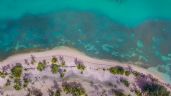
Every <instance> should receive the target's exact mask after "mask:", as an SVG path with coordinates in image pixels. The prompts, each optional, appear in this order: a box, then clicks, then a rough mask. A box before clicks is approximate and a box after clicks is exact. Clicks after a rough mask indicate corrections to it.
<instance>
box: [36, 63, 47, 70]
mask: <svg viewBox="0 0 171 96" xmlns="http://www.w3.org/2000/svg"><path fill="white" fill-rule="evenodd" d="M45 68H46V64H45V63H42V62H39V63H38V65H37V70H39V71H43V70H44V69H45Z"/></svg>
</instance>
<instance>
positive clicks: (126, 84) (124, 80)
mask: <svg viewBox="0 0 171 96" xmlns="http://www.w3.org/2000/svg"><path fill="white" fill-rule="evenodd" d="M121 82H122V83H123V84H124V85H125V86H126V87H129V81H128V80H126V79H121Z"/></svg>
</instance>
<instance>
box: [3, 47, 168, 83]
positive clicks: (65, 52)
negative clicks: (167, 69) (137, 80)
mask: <svg viewBox="0 0 171 96" xmlns="http://www.w3.org/2000/svg"><path fill="white" fill-rule="evenodd" d="M31 55H33V56H35V57H36V58H37V59H42V58H46V57H52V56H64V57H70V58H78V59H81V60H83V61H84V62H87V63H91V64H94V65H99V64H100V65H104V66H116V65H120V66H131V67H133V69H134V70H136V71H140V72H142V73H145V74H151V75H152V76H154V77H155V78H157V79H159V80H160V81H162V82H165V79H164V78H163V77H162V76H161V75H160V72H153V71H149V70H147V69H145V68H141V67H139V66H136V65H133V64H130V63H129V64H128V63H121V62H118V61H114V60H107V59H98V58H94V57H89V56H86V54H84V53H82V52H79V51H77V50H76V49H74V48H69V47H63V46H62V47H58V48H55V49H52V50H48V51H44V52H30V53H23V54H16V55H13V56H10V57H8V58H7V59H6V60H4V61H2V62H0V63H1V66H2V65H5V64H10V63H14V62H16V63H17V62H21V61H23V60H24V59H27V58H30V56H31Z"/></svg>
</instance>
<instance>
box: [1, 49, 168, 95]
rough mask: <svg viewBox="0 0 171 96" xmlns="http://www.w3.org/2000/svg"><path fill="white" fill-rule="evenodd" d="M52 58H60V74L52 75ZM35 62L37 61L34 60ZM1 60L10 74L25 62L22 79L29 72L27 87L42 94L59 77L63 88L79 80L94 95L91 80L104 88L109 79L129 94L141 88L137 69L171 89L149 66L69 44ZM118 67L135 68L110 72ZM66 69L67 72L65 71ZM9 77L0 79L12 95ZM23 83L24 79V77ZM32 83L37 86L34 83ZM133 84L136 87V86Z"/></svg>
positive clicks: (45, 92) (59, 82)
mask: <svg viewBox="0 0 171 96" xmlns="http://www.w3.org/2000/svg"><path fill="white" fill-rule="evenodd" d="M60 57H62V58H63V60H64V62H65V65H64V66H63V67H62V65H61V64H62V63H61V59H59V58H60ZM33 58H34V60H33ZM52 58H57V62H58V63H56V64H57V65H58V64H59V66H60V65H61V67H60V68H61V69H60V70H63V71H58V73H59V74H58V73H57V74H53V73H52V71H51V68H52V64H53V63H52V62H53V61H52ZM44 60H45V62H46V67H45V69H44V71H40V70H38V69H37V68H38V67H37V66H38V64H39V63H40V62H43V61H44ZM75 60H77V61H78V62H82V64H83V65H84V66H85V68H86V69H85V70H84V73H81V71H79V70H78V66H77V65H76V61H75ZM26 61H27V62H26ZM32 61H34V62H33V63H32ZM0 63H1V65H0V69H1V70H4V69H3V68H4V67H6V66H9V67H10V68H9V69H7V70H6V72H7V74H9V73H10V71H11V68H14V66H16V65H22V67H23V68H24V70H23V73H24V74H23V75H22V78H24V75H25V74H30V76H31V77H30V79H31V82H30V84H29V85H28V86H27V88H33V87H35V86H36V87H38V88H40V89H41V90H42V92H43V94H47V92H48V90H49V88H51V87H52V86H53V84H52V83H53V80H57V81H58V84H59V85H60V87H62V85H61V84H62V82H65V81H69V82H72V81H73V82H75V81H76V82H80V84H81V83H82V84H83V85H84V88H85V89H86V90H87V92H88V93H89V94H91V90H90V89H89V88H91V86H89V84H90V85H91V83H90V82H92V81H93V82H94V83H95V84H102V85H103V86H104V87H106V85H105V84H109V83H107V82H110V83H113V84H116V86H117V85H119V86H120V88H121V89H123V90H125V91H124V92H126V94H127V93H129V92H131V89H132V88H133V89H134V88H135V90H139V89H137V87H138V85H137V83H136V82H137V81H136V80H138V78H139V77H136V75H135V74H134V72H137V73H138V74H139V76H140V78H149V79H150V80H152V82H156V84H159V85H162V86H164V87H165V88H166V89H167V90H169V92H171V85H170V84H168V83H166V81H165V80H164V78H162V76H160V75H159V74H158V73H153V72H151V71H149V70H148V69H144V68H141V67H139V66H136V65H131V64H130V63H121V62H117V61H114V60H106V59H98V58H93V57H89V56H87V55H86V54H84V53H82V52H79V51H77V50H76V49H74V48H69V47H58V48H55V49H52V50H47V51H43V52H30V53H23V54H16V55H13V56H10V57H9V58H7V59H6V60H4V61H3V62H0ZM117 66H118V67H122V68H124V70H132V71H129V72H131V75H130V76H126V75H123V74H122V75H119V74H114V73H113V74H111V71H110V70H111V69H110V68H114V67H117ZM64 69H65V70H66V71H64ZM3 72H4V71H3ZM60 72H62V73H63V72H64V73H65V74H66V75H65V77H64V78H63V77H61V73H60ZM124 74H126V73H124ZM75 76H76V77H75ZM141 76H142V77H141ZM143 76H145V77H143ZM9 78H10V75H9V76H7V78H0V82H1V84H0V88H3V90H4V92H5V94H8V93H9V94H13V93H11V92H12V91H10V90H8V89H6V87H5V86H4V84H6V83H5V82H6V81H7V79H9ZM43 78H44V79H43ZM45 78H46V79H45ZM121 78H127V79H125V80H128V82H129V84H130V87H125V86H123V85H122V84H121V85H120V84H118V83H117V82H121V81H118V80H121ZM12 80H13V79H12ZM37 80H38V81H37ZM61 80H62V81H61ZM142 80H143V79H142ZM147 80H148V79H147ZM14 81H15V79H14V80H13V82H14ZM22 82H24V81H23V80H22ZM43 82H44V83H43ZM45 82H46V83H45ZM55 82H56V81H55ZM33 83H35V84H37V85H34V84H33ZM14 84H15V82H14ZM49 84H50V85H49ZM135 84H136V85H135ZM102 85H101V86H102ZM134 85H135V86H137V87H135V86H134ZM11 87H12V86H11ZM8 88H9V87H8ZM106 88H107V89H106V90H108V88H112V87H109V86H108V87H106ZM139 88H140V87H139ZM95 89H96V88H95ZM128 89H129V91H128ZM93 90H94V89H93ZM126 90H127V91H126ZM18 92H19V93H18ZM22 92H26V91H24V88H23V89H21V90H20V91H16V92H14V93H15V94H16V95H14V96H18V95H21V94H25V93H22ZM97 92H98V91H97ZM62 94H63V93H62ZM92 94H93V93H92ZM131 94H135V93H132V92H131ZM45 96H47V95H45ZM62 96H65V95H62ZM90 96H99V95H90ZM133 96H134V95H133Z"/></svg>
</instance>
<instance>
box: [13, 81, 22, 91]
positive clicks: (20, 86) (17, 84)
mask: <svg viewBox="0 0 171 96" xmlns="http://www.w3.org/2000/svg"><path fill="white" fill-rule="evenodd" d="M13 87H14V89H15V90H21V88H22V84H21V81H20V79H15V80H14V86H13Z"/></svg>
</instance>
